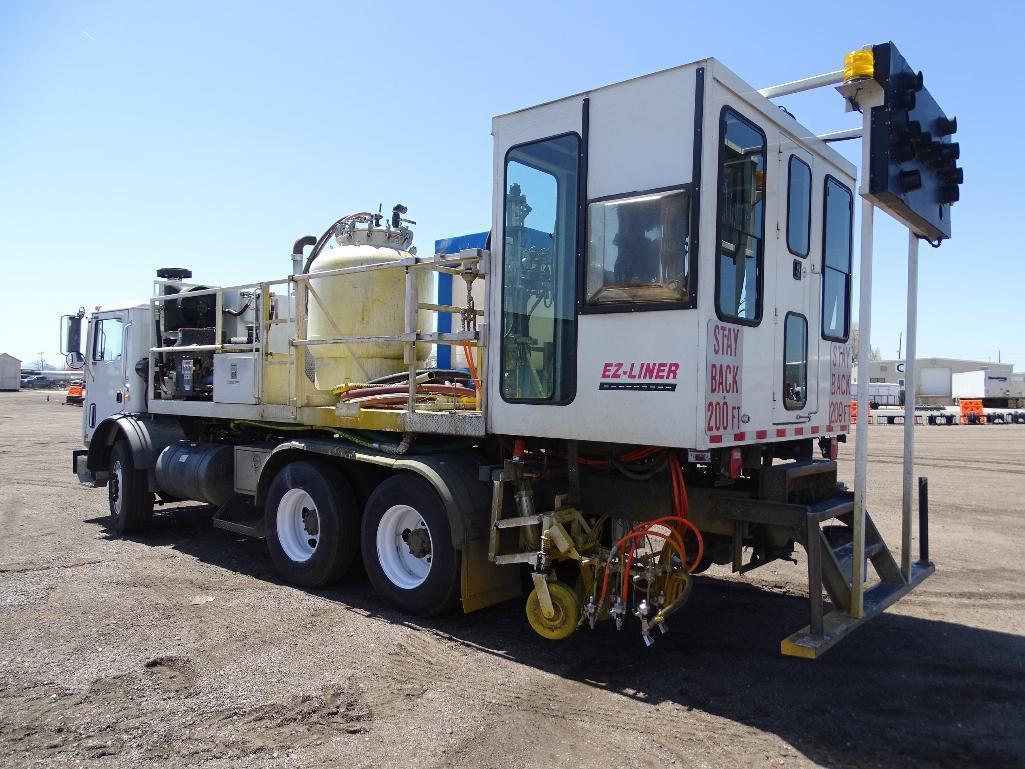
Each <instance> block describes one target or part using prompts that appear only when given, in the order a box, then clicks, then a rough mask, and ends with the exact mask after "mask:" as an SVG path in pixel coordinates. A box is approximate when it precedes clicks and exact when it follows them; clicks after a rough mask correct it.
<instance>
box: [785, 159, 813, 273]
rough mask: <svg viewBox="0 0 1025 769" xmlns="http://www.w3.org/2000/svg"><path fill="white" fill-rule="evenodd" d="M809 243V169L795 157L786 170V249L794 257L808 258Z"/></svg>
mask: <svg viewBox="0 0 1025 769" xmlns="http://www.w3.org/2000/svg"><path fill="white" fill-rule="evenodd" d="M810 242H811V167H810V166H809V165H808V164H807V163H805V162H804V161H803V160H801V159H800V158H799V157H797V155H791V156H790V163H789V167H788V168H787V248H788V249H790V253H792V254H793V255H794V256H800V257H801V258H804V257H806V256H808V248H809V245H810Z"/></svg>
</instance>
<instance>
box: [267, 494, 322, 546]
mask: <svg viewBox="0 0 1025 769" xmlns="http://www.w3.org/2000/svg"><path fill="white" fill-rule="evenodd" d="M277 532H278V542H279V543H280V544H281V549H282V550H284V551H285V555H287V556H288V558H289V559H290V560H292V561H295V562H296V563H302V562H303V561H308V560H309V559H310V558H312V557H313V553H314V552H316V550H317V545H318V544H320V513H319V512H318V511H317V505H316V504H315V503H314V501H313V497H311V496H310V495H309V494H308V493H307V492H306V491H305V490H303V489H289V490H288V491H286V492H285V493H284V495H283V496H282V497H281V501H280V502H278V515H277Z"/></svg>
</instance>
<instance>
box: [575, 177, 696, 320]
mask: <svg viewBox="0 0 1025 769" xmlns="http://www.w3.org/2000/svg"><path fill="white" fill-rule="evenodd" d="M587 233H588V246H587V253H588V262H587V299H586V303H587V304H588V305H589V306H600V305H621V304H636V303H646V302H660V303H665V302H689V301H690V299H691V296H692V289H691V283H690V260H689V250H690V191H689V190H686V189H677V190H669V191H665V192H657V193H651V194H641V195H636V194H635V195H631V196H624V197H617V198H612V199H606V200H598V201H595V202H593V203H591V204H590V205H588V207H587Z"/></svg>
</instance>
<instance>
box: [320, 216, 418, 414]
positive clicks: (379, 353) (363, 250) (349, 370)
mask: <svg viewBox="0 0 1025 769" xmlns="http://www.w3.org/2000/svg"><path fill="white" fill-rule="evenodd" d="M412 239H413V234H412V232H411V231H410V230H408V229H407V228H405V227H401V226H400V227H395V228H384V227H375V226H373V225H372V223H368V225H367V228H366V229H363V228H357V227H355V226H350V227H347V228H345V229H343V230H342V232H341V233H340V234H338V235H337V236H336V241H337V243H338V245H337V246H336V247H334V248H331V249H328V250H326V251H322V252H321V253H320V254H318V255H317V256H316V257H315V258H314V260H313V262H312V264H311V265H310V268H309V272H310V275H311V276H313V275H316V274H317V273H319V272H326V271H328V270H337V269H342V268H346V267H361V266H364V265H368V264H381V263H385V262H394V261H398V260H401V259H407V258H409V257H410V256H412V253H415V250H414V251H412V253H411V251H409V250H407V249H408V248H409V245H410V243H411V242H412ZM415 275H416V285H417V293H418V295H419V301H420V302H425V301H430V296H431V295H430V290H429V287H430V273H429V272H428V271H426V270H416V272H415ZM310 288H311V292H310V297H309V302H308V310H307V317H308V324H307V338H309V339H331V338H338V337H340V336H344V337H367V336H397V335H400V334H403V333H405V293H406V274H405V270H404V269H402V268H400V267H396V268H394V269H382V270H370V271H367V272H360V273H350V274H347V275H333V276H329V277H325V278H311V280H310ZM314 292H316V296H314V295H313V293H314ZM417 317H418V322H417V325H418V328H419V330H421V331H422V330H424V329H427V328H428V327H429V326H428V321H429V318H428V313H427V312H425V311H419V312H418V314H417ZM430 347H431V346H430V345H429V344H422V345H417V361H418V365H422V364H423V362H424V361H425V360H426V359H427V355H428V353H429V352H430ZM307 349H308V350H309V351H310V353H311V354H312V355H313V359H314V361H315V366H314V386H315V387H316V389H317V390H319V391H322V392H320V393H319V400H325V402H333V398H331V399H326V398H325V394H324V391H327V392H330V390H331V388H333V387H335V386H337V385H340V384H346V383H354V382H363V381H366V380H368V379H376V378H377V377H382V376H386V375H388V374H395V373H398V372H399V371H403V370H405V368H406V365H405V364H404V363H403V345H402V343H401V342H374V343H361V344H350V345H341V344H327V345H312V346H310V347H308V348H307ZM354 356H355V358H356V360H354ZM357 361H358V362H357Z"/></svg>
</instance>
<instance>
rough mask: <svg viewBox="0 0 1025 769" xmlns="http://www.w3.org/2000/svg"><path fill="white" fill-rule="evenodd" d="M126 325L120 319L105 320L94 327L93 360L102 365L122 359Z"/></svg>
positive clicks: (96, 323) (99, 321)
mask: <svg viewBox="0 0 1025 769" xmlns="http://www.w3.org/2000/svg"><path fill="white" fill-rule="evenodd" d="M123 334H124V324H123V323H122V322H121V319H120V318H103V319H101V320H98V321H96V322H95V324H94V325H93V338H92V347H93V349H92V359H93V361H95V362H97V363H100V362H103V361H111V360H117V359H118V358H120V357H121V346H122V340H123Z"/></svg>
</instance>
